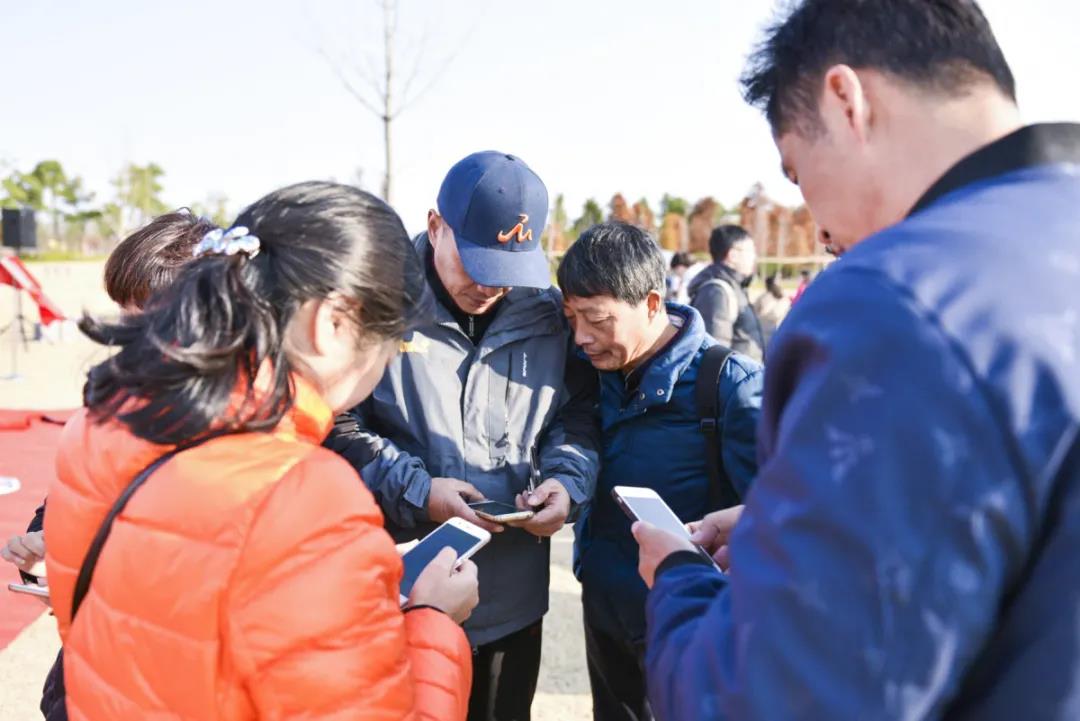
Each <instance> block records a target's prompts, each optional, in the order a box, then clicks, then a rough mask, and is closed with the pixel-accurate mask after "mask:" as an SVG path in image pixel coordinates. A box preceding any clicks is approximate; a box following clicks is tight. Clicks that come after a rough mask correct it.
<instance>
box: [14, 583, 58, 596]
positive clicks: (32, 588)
mask: <svg viewBox="0 0 1080 721" xmlns="http://www.w3.org/2000/svg"><path fill="white" fill-rule="evenodd" d="M7 587H8V590H9V591H11V592H12V593H25V594H26V595H27V596H37V597H38V598H44V599H48V598H49V587H48V586H37V585H34V584H31V583H9V584H8V585H7Z"/></svg>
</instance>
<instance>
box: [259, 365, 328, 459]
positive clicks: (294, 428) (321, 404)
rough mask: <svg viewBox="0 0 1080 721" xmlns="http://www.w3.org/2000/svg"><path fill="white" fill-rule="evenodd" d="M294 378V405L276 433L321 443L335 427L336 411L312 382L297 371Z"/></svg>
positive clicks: (275, 430)
mask: <svg viewBox="0 0 1080 721" xmlns="http://www.w3.org/2000/svg"><path fill="white" fill-rule="evenodd" d="M292 379H293V405H292V408H290V409H289V412H288V413H286V414H285V416H284V417H283V418H282V419H281V422H280V423H278V426H277V428H275V429H274V433H275V434H278V435H283V436H286V437H289V438H295V439H297V440H301V441H306V442H308V443H313V444H315V445H319V444H321V443H322V442H323V441H325V440H326V437H327V436H329V435H330V429H331V428H333V427H334V411H333V410H332V409H331V408H330V406H329V405H327V403H326V401H325V400H323V397H322V395H321V394H320V393H319V392H318V391H317V390H316V389H315V386H314V385H312V384H311V382H309V381H307V380H305V379H304V378H302V377H300V376H299V375H298V374H296V373H294V374H293V376H292Z"/></svg>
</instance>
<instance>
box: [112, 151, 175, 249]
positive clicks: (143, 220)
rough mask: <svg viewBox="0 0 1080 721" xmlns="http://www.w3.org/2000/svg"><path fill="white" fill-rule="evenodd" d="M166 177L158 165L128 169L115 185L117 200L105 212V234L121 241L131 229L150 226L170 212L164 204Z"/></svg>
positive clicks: (118, 175)
mask: <svg viewBox="0 0 1080 721" xmlns="http://www.w3.org/2000/svg"><path fill="white" fill-rule="evenodd" d="M164 175H165V171H164V170H162V168H161V166H160V165H157V164H156V163H147V164H146V165H136V164H134V163H129V164H128V165H126V166H124V167H123V168H122V169H121V170H120V172H119V173H118V174H117V176H116V177H115V178H114V179H113V181H112V185H113V188H115V190H116V197H115V199H114V200H113V201H112V202H110V203H107V204H106V205H105V206H104V207H103V208H102V210H101V218H100V227H101V232H102V233H103V234H104V235H108V236H111V237H114V238H119V237H121V236H124V235H126V234H127V232H128V230H129V229H131V228H137V227H139V226H142V225H146V224H147V223H148V222H150V220H151V219H153V218H154V217H155V216H158V215H161V214H162V213H164V212H167V211H168V210H169V206H168V205H166V204H165V202H164V201H162V200H161V191H162V186H161V178H162V176H164Z"/></svg>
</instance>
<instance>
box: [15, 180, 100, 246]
mask: <svg viewBox="0 0 1080 721" xmlns="http://www.w3.org/2000/svg"><path fill="white" fill-rule="evenodd" d="M0 185H2V186H3V189H4V191H5V193H6V195H5V197H4V198H3V199H2V200H0V205H2V206H3V207H6V208H18V207H25V208H32V209H34V210H35V211H41V212H45V213H46V214H47V215H48V217H49V220H50V227H51V230H52V239H53V241H56V242H59V241H61V240H63V239H64V234H63V231H62V227H61V224H62V223H66V224H68V225H69V226H72V228H73V229H75V230H76V237H75V238H73V239H74V240H78V241H81V239H82V232H83V230H85V225H86V223H87V222H88V221H89V220H91V219H93V218H94V217H96V215H97V213H98V211H96V210H92V209H88V208H87V207H86V206H87V204H88V203H90V202H91V201H92V200H93V198H94V194H93V193H91V192H89V191H87V190H86V189H85V188H84V187H83V181H82V178H80V177H79V176H73V177H68V174H67V173H66V172H65V171H64V166H63V165H61V163H60V161H58V160H42V161H41V162H39V163H38V164H37V165H35V166H34V169H33V170H31V171H30V172H29V173H22V172H19V171H15V172H13V173H11V174H10V175H9V176H8V177H7V178H5V179H4V180H3V181H0Z"/></svg>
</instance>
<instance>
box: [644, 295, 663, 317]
mask: <svg viewBox="0 0 1080 721" xmlns="http://www.w3.org/2000/svg"><path fill="white" fill-rule="evenodd" d="M645 303H646V304H647V305H648V307H649V320H652V319H653V318H655V317H656V314H657V313H659V312H660V309H661V308H663V307H664V297H663V296H662V295H660V291H658V290H650V291H649V295H648V296H647V297H646V298H645Z"/></svg>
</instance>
